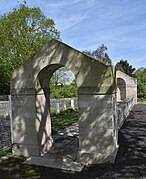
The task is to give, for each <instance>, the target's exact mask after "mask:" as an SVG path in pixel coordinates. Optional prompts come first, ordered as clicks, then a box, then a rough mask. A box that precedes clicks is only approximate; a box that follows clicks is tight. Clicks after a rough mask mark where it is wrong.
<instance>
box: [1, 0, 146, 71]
mask: <svg viewBox="0 0 146 179" xmlns="http://www.w3.org/2000/svg"><path fill="white" fill-rule="evenodd" d="M0 2H1V3H0V14H3V13H5V12H9V11H10V10H12V9H13V8H14V7H16V6H18V0H0ZM19 2H22V0H20V1H19ZM27 5H28V6H29V7H34V6H35V7H40V9H41V10H42V11H43V13H44V14H45V15H46V16H47V17H48V18H52V19H53V20H54V21H55V23H56V28H57V29H58V30H59V31H60V32H61V39H62V41H63V42H64V43H66V44H68V45H70V46H72V47H74V48H76V49H78V50H80V51H82V50H94V49H96V48H97V47H98V46H99V45H101V44H102V43H103V44H105V45H106V46H107V47H108V51H107V53H108V54H109V56H110V58H111V59H112V61H113V64H116V63H117V62H118V61H119V60H120V59H125V60H128V62H129V63H130V64H131V65H132V66H133V67H135V68H139V67H146V0H36V1H35V0H27Z"/></svg>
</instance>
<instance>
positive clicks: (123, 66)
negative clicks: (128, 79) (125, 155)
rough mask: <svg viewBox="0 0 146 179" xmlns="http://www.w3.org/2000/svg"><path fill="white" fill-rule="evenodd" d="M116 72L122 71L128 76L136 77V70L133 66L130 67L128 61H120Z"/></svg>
mask: <svg viewBox="0 0 146 179" xmlns="http://www.w3.org/2000/svg"><path fill="white" fill-rule="evenodd" d="M116 70H120V71H122V72H124V73H126V74H127V75H129V76H132V77H134V71H135V68H133V67H132V65H129V63H128V61H127V60H123V59H122V60H120V62H118V63H117V64H116Z"/></svg>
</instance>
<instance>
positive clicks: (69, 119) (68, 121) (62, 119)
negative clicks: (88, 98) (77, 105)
mask: <svg viewBox="0 0 146 179" xmlns="http://www.w3.org/2000/svg"><path fill="white" fill-rule="evenodd" d="M77 121H78V111H77V110H72V109H67V110H66V111H61V113H60V114H56V113H55V112H52V113H51V123H52V124H51V125H52V126H51V128H52V134H56V133H57V132H58V131H60V130H62V129H65V128H66V127H68V126H70V125H72V124H73V123H75V122H77Z"/></svg>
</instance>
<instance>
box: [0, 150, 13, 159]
mask: <svg viewBox="0 0 146 179" xmlns="http://www.w3.org/2000/svg"><path fill="white" fill-rule="evenodd" d="M10 154H11V151H10V149H0V157H3V156H8V155H10Z"/></svg>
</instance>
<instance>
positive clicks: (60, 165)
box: [24, 156, 83, 172]
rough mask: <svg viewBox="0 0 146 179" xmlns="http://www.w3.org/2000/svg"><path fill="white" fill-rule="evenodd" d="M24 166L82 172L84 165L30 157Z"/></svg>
mask: <svg viewBox="0 0 146 179" xmlns="http://www.w3.org/2000/svg"><path fill="white" fill-rule="evenodd" d="M24 164H28V165H37V166H44V167H50V168H57V169H63V170H68V171H73V172H81V171H82V169H83V165H81V164H79V163H77V162H74V161H70V162H68V161H67V162H66V161H65V160H64V161H61V160H56V159H55V158H54V159H53V158H45V157H36V156H32V157H29V158H28V159H27V160H26V161H25V162H24Z"/></svg>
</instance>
